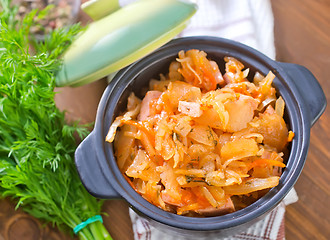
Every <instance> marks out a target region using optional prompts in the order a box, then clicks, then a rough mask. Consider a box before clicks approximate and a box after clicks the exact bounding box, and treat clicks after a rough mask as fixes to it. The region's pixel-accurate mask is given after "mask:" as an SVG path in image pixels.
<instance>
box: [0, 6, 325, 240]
mask: <svg viewBox="0 0 330 240" xmlns="http://www.w3.org/2000/svg"><path fill="white" fill-rule="evenodd" d="M272 7H273V12H274V19H275V45H276V49H277V60H279V61H283V62H291V63H297V64H301V65H303V66H305V67H307V68H308V69H309V70H310V71H311V72H312V73H313V74H314V75H315V76H316V78H317V79H318V80H319V82H320V84H321V86H322V88H323V90H324V92H325V93H326V96H327V100H328V102H329V97H330V94H329V92H330V1H329V0H314V1H308V0H273V1H272ZM81 17H82V19H85V20H86V19H87V18H86V16H84V15H82V16H81ZM105 87H106V82H105V80H100V81H97V82H95V83H92V84H89V85H87V86H83V87H79V88H61V89H57V91H59V93H58V94H57V95H56V102H57V105H58V107H59V108H60V109H63V110H67V111H68V113H67V119H68V121H72V120H77V119H80V120H81V121H82V122H83V123H88V122H92V121H94V120H95V115H96V109H97V105H98V102H99V99H100V97H101V95H102V92H103V90H104V88H105ZM329 136H330V110H329V108H327V109H326V111H325V113H324V114H323V115H322V117H321V118H320V119H319V121H318V122H317V123H316V124H315V125H314V126H313V128H312V131H311V143H310V149H309V153H308V157H307V161H306V165H305V167H304V170H303V172H302V174H301V176H300V178H299V180H298V181H297V183H296V185H295V189H296V191H297V193H298V196H299V201H298V202H297V203H295V204H292V205H290V206H288V207H287V212H286V218H285V220H286V223H285V226H286V238H287V239H289V240H291V239H330V198H329V196H330V185H329V182H330V175H329V172H328V169H330V151H329V147H330V139H329V138H330V137H329ZM14 206H15V205H14V203H12V202H11V201H10V200H9V199H5V200H1V201H0V240H4V239H5V240H14V239H15V240H16V239H17V240H30V239H31V240H39V239H40V240H41V239H47V240H57V239H63V240H69V239H74V238H73V237H72V236H70V235H69V234H62V233H60V232H58V231H57V230H56V229H54V228H52V227H51V226H46V227H45V226H43V225H42V223H41V222H39V221H38V220H36V219H34V218H33V217H30V216H28V215H27V214H25V213H23V212H22V211H21V210H18V211H15V210H14ZM103 211H104V212H105V213H107V215H108V216H104V222H105V225H106V227H107V228H108V230H109V232H110V234H111V235H112V237H113V239H114V240H132V239H133V232H132V228H131V223H130V219H129V216H128V204H127V203H126V202H125V201H123V200H111V201H106V203H105V205H104V207H103ZM178 239H179V238H178Z"/></svg>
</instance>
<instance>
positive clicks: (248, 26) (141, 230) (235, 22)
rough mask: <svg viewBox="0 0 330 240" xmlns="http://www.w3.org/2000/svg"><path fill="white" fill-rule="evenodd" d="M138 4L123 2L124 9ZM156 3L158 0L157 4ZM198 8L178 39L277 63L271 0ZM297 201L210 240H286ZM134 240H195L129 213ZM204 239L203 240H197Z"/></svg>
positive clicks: (204, 2) (290, 199)
mask: <svg viewBox="0 0 330 240" xmlns="http://www.w3.org/2000/svg"><path fill="white" fill-rule="evenodd" d="M133 1H135V0H120V3H121V5H122V6H124V5H126V4H128V3H130V2H133ZM155 1H156V0H155ZM191 1H192V2H195V3H197V4H198V7H199V9H198V11H197V13H196V14H195V15H194V16H193V17H192V19H191V21H190V24H189V25H188V27H187V28H186V29H185V30H184V31H183V32H181V33H180V34H179V36H178V37H185V36H201V35H203V36H217V37H223V38H228V39H232V40H235V41H238V42H241V43H244V44H246V45H249V46H251V47H253V48H255V49H257V50H259V51H260V52H262V53H264V54H265V55H267V56H268V57H270V58H272V59H275V46H274V19H273V13H272V9H271V4H270V1H269V0H191ZM297 200H298V196H297V194H296V192H295V190H294V189H292V190H291V191H290V192H289V194H288V195H287V196H286V197H285V198H284V200H283V201H282V202H281V203H280V204H279V205H278V206H277V207H276V208H275V209H274V210H273V211H272V212H270V213H269V214H268V215H267V216H266V217H265V218H264V219H263V220H261V221H259V222H258V223H256V224H254V225H253V226H251V227H250V228H248V229H247V230H246V231H245V232H244V233H237V234H236V235H234V236H232V237H227V238H210V237H207V238H205V239H207V240H215V239H223V240H236V239H237V240H238V239H240V240H242V239H243V240H244V239H246V240H282V239H285V230H284V214H285V206H286V205H288V204H291V203H294V202H296V201H297ZM129 213H130V217H131V220H132V225H133V232H134V239H135V240H185V239H189V240H192V239H195V238H194V236H191V237H189V238H185V237H180V236H178V235H176V236H170V235H169V234H168V233H165V232H162V230H161V229H156V228H154V227H152V226H151V225H150V224H149V223H148V221H146V220H145V219H144V218H142V217H140V216H138V215H137V214H136V213H135V212H134V211H133V210H131V209H130V212H129ZM198 239H204V238H200V237H199V238H198Z"/></svg>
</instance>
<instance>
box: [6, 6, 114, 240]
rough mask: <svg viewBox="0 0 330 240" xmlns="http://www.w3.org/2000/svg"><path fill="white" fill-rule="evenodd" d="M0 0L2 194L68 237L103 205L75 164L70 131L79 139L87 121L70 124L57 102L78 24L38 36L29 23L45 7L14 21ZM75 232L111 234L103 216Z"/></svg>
mask: <svg viewBox="0 0 330 240" xmlns="http://www.w3.org/2000/svg"><path fill="white" fill-rule="evenodd" d="M0 3H1V6H0V8H1V13H0V18H1V20H0V21H1V22H0V38H1V39H0V196H2V197H10V198H12V199H13V200H14V201H15V202H16V203H17V205H16V207H17V208H18V207H21V208H22V209H23V210H24V211H26V212H27V213H29V214H31V215H32V216H34V217H36V218H39V219H41V220H43V221H44V222H46V223H52V224H53V225H54V226H56V227H58V228H60V229H61V230H63V231H69V232H71V233H72V235H73V231H72V230H73V229H74V228H75V227H76V226H77V225H79V224H80V223H82V222H84V221H86V220H87V219H89V218H91V217H94V216H96V215H99V214H100V213H101V207H102V203H103V202H102V201H101V200H97V199H95V198H94V197H92V196H91V195H90V194H89V193H88V192H87V191H86V190H85V188H84V186H83V185H82V183H81V181H80V178H79V176H78V173H77V171H76V168H75V165H74V152H75V149H76V138H75V136H79V138H80V139H83V138H84V137H85V136H86V135H87V134H88V130H87V126H80V125H79V124H78V123H72V124H67V123H66V122H65V113H64V112H62V111H60V110H59V109H58V108H57V107H56V105H55V101H54V96H55V92H54V88H55V74H56V71H57V70H58V69H59V66H60V65H61V60H60V56H61V54H63V52H64V51H65V50H66V49H67V47H68V46H69V45H70V43H71V42H72V41H73V39H74V37H75V36H76V35H77V34H78V33H79V32H81V31H82V29H83V28H82V27H81V26H80V25H79V24H76V25H72V26H70V27H68V28H61V29H56V30H54V31H52V32H51V33H49V34H47V35H45V37H44V39H43V41H37V40H35V39H34V38H33V36H31V34H30V28H31V26H33V25H34V24H35V22H37V21H36V19H40V18H43V17H45V16H47V11H48V9H45V10H40V11H37V10H33V11H32V12H30V13H29V14H27V15H26V16H25V17H24V18H23V19H17V15H18V14H17V13H18V8H17V7H15V6H11V4H10V0H0ZM77 235H78V236H79V238H80V239H83V240H98V239H102V240H104V239H111V236H110V235H109V233H108V231H107V230H106V228H105V227H104V225H103V224H102V223H101V222H100V221H96V222H93V223H91V224H88V225H87V226H86V227H84V228H83V229H81V230H80V231H79V232H78V233H77Z"/></svg>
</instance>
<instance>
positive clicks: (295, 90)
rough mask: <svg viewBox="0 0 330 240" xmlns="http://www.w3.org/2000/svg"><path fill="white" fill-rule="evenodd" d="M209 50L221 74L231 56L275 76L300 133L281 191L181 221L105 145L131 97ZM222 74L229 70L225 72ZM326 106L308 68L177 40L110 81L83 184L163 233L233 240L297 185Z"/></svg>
mask: <svg viewBox="0 0 330 240" xmlns="http://www.w3.org/2000/svg"><path fill="white" fill-rule="evenodd" d="M192 48H194V49H199V50H203V51H205V52H206V53H207V54H208V58H210V59H213V60H215V61H216V62H217V63H218V65H219V67H220V69H221V67H224V60H223V58H224V57H225V56H232V57H235V58H237V59H238V60H239V61H241V62H242V63H243V64H244V65H245V67H248V68H250V75H251V76H253V75H254V74H251V73H254V72H256V71H259V72H260V73H262V74H264V75H266V74H267V73H268V72H269V71H272V72H273V73H274V74H275V75H276V78H275V79H274V85H275V87H276V89H277V92H278V94H280V95H281V96H282V98H283V99H284V100H285V103H286V109H285V121H286V123H287V124H288V125H289V129H291V130H292V131H293V132H294V133H295V137H294V139H293V141H292V143H291V144H290V146H289V148H290V154H289V156H288V159H287V163H286V166H287V167H286V168H285V170H284V171H283V174H282V176H281V179H280V183H279V185H278V186H276V187H274V188H272V189H271V190H270V191H269V192H268V193H267V194H266V195H265V196H264V197H262V198H260V199H259V200H258V201H256V202H255V203H253V204H252V205H250V206H248V207H246V208H244V209H242V210H239V211H236V212H234V213H230V214H227V215H224V216H218V217H208V218H196V217H185V216H179V215H176V214H173V213H169V212H166V211H163V210H161V209H159V208H158V207H156V206H154V205H152V204H151V203H149V202H148V201H146V200H145V199H143V198H142V197H141V196H140V195H139V194H138V193H137V192H135V191H134V190H133V188H131V187H130V185H129V184H128V182H127V181H126V180H125V178H124V177H123V175H122V174H121V173H120V171H119V169H118V167H117V164H116V159H115V157H114V151H113V145H112V144H110V143H107V142H106V141H105V137H106V134H107V132H108V129H109V127H110V125H111V123H112V122H113V120H114V119H115V117H116V116H117V115H118V114H119V113H121V112H123V111H125V110H126V103H127V98H128V96H129V93H130V92H132V91H133V92H135V94H136V95H137V96H139V97H142V95H141V94H142V89H143V88H145V87H147V86H148V82H149V80H150V79H151V78H158V77H159V74H160V73H166V72H167V71H168V66H169V63H170V62H171V61H173V60H174V59H175V58H176V56H177V54H178V52H179V51H180V50H189V49H192ZM221 70H222V72H224V71H223V69H221ZM325 106H326V99H325V96H324V93H323V91H322V89H321V87H320V85H319V83H318V82H317V80H316V79H315V77H314V76H313V75H312V74H311V73H310V72H309V71H308V70H307V69H306V68H304V67H302V66H300V65H296V64H289V63H281V62H276V61H273V60H271V59H270V58H268V57H266V56H265V55H263V54H261V53H260V52H258V51H256V50H254V49H252V48H250V47H247V46H245V45H242V44H240V43H237V42H234V41H230V40H225V39H221V38H214V37H190V38H181V39H176V40H173V41H171V42H170V43H168V44H166V45H165V46H163V47H161V48H160V49H158V50H157V51H155V52H153V53H152V54H150V55H148V56H146V57H145V58H143V59H141V60H140V61H138V62H136V63H134V64H132V65H130V66H128V67H126V68H124V69H122V70H121V71H120V72H118V74H117V75H116V76H115V77H114V79H113V80H112V81H111V82H110V84H109V86H108V87H107V89H106V90H105V92H104V94H103V97H102V99H101V101H100V103H99V107H98V111H97V117H96V122H95V128H94V130H93V131H92V133H91V134H90V135H89V136H88V137H87V138H86V139H85V140H84V141H83V142H82V143H81V144H80V145H79V147H78V148H77V150H76V155H75V160H76V166H77V169H78V172H79V174H80V177H81V181H82V182H83V184H84V185H85V187H86V189H87V190H88V192H90V194H92V195H94V196H96V197H99V198H106V199H118V198H123V199H125V200H126V201H127V202H128V203H129V204H130V205H131V207H132V208H133V209H134V210H135V211H136V212H137V213H139V214H141V215H143V216H144V217H145V218H147V219H149V220H150V223H151V224H153V225H161V227H162V229H163V230H164V229H167V230H171V231H172V232H180V233H183V234H188V235H189V234H194V236H198V234H200V233H201V234H203V236H205V234H210V235H213V234H216V235H217V236H228V235H232V234H236V233H239V232H241V231H243V230H244V229H245V228H246V227H248V226H250V225H251V224H253V223H254V222H256V221H257V220H259V219H260V218H262V217H263V216H264V215H265V214H266V213H268V212H269V211H270V210H272V209H273V208H274V207H275V206H276V205H277V204H278V203H279V202H280V201H281V200H282V199H283V198H284V197H285V196H286V194H287V193H288V192H289V190H290V189H291V188H292V187H293V185H294V184H295V182H296V181H297V179H298V177H299V175H300V173H301V171H302V169H303V166H304V163H305V160H306V156H307V151H308V146H309V139H310V128H311V126H312V125H313V124H314V123H315V121H316V120H317V119H318V118H319V117H320V115H321V114H322V113H323V111H324V109H325Z"/></svg>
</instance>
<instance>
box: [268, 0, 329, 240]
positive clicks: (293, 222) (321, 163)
mask: <svg viewBox="0 0 330 240" xmlns="http://www.w3.org/2000/svg"><path fill="white" fill-rule="evenodd" d="M272 6H273V12H274V18H275V46H276V49H277V52H276V53H277V60H279V61H283V62H291V63H297V64H301V65H303V66H305V67H307V68H308V69H309V70H310V71H311V72H312V73H313V74H314V75H315V77H316V78H317V79H318V81H319V82H320V84H321V86H322V88H323V91H324V92H325V94H326V97H327V102H328V103H329V102H330V101H329V100H330V99H329V98H330V94H329V92H330V78H329V76H330V1H328V0H323V1H322V0H316V1H308V0H303V1H302V0H273V1H272ZM329 147H330V110H329V107H327V108H326V110H325V113H324V114H323V115H322V116H321V118H320V119H319V120H318V122H317V123H316V124H315V125H314V126H313V127H312V130H311V139H310V148H309V152H308V156H307V161H306V164H305V167H304V170H303V172H302V174H301V176H300V178H299V179H298V181H297V183H296V185H295V189H296V191H297V193H298V196H299V201H298V202H297V203H295V204H292V205H289V206H288V207H287V212H286V218H285V220H286V224H285V226H286V238H287V239H289V240H290V239H330V185H329V183H330V174H329V172H328V170H329V169H330V151H329Z"/></svg>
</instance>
